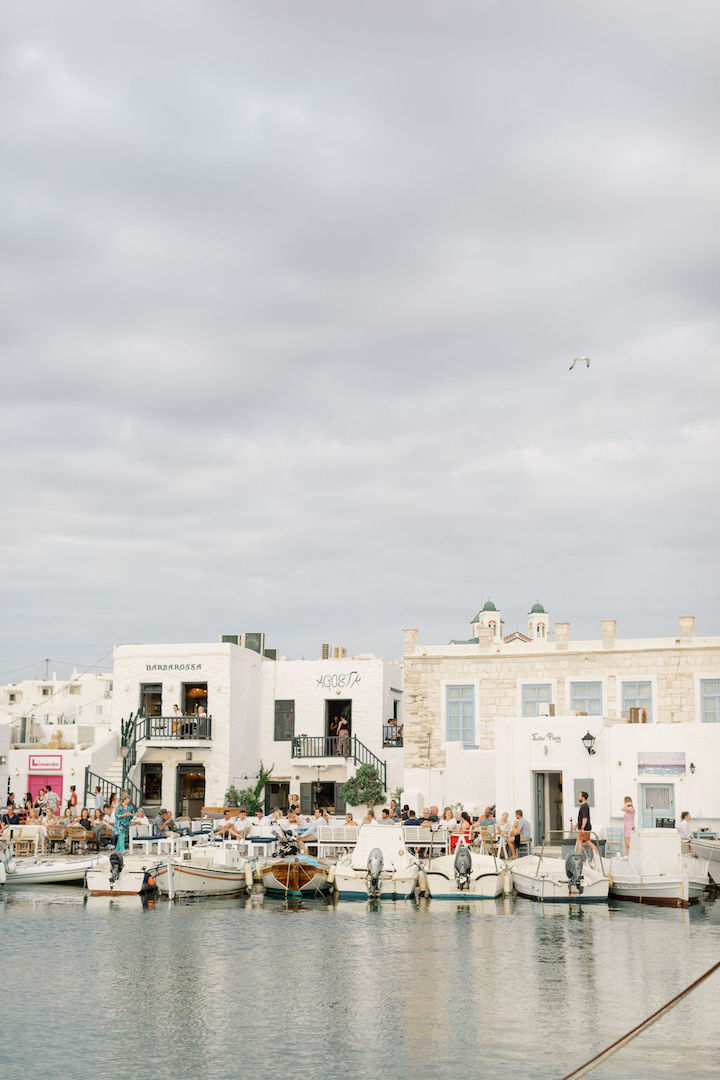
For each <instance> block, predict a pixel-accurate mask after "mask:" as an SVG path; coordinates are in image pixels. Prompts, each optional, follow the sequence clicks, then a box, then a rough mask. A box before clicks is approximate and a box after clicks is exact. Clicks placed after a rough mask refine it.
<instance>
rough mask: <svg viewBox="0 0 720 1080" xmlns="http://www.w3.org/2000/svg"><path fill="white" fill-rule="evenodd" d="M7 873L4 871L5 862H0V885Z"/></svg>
mask: <svg viewBox="0 0 720 1080" xmlns="http://www.w3.org/2000/svg"><path fill="white" fill-rule="evenodd" d="M6 877H7V873H6V872H5V863H2V862H0V885H4V884H5V878H6Z"/></svg>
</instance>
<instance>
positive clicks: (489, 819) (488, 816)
mask: <svg viewBox="0 0 720 1080" xmlns="http://www.w3.org/2000/svg"><path fill="white" fill-rule="evenodd" d="M478 825H479V826H480V827H481V828H483V829H489V828H490V827H491V826H493V827H494V826H495V825H497V821H496V820H495V815H494V814H493V810H492V806H486V807H485V809H484V811H483V812H482V814H481V815H480V818H479V819H478Z"/></svg>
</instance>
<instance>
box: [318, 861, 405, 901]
mask: <svg viewBox="0 0 720 1080" xmlns="http://www.w3.org/2000/svg"><path fill="white" fill-rule="evenodd" d="M412 869H413V870H414V873H400V872H397V871H395V872H385V873H383V874H382V876H381V878H380V882H379V891H378V893H377V894H376V895H373V896H372V897H371V896H370V894H369V892H368V886H367V881H366V878H367V871H364V870H358V871H350V872H349V873H343V872H342V870H341V868H340V867H339V866H338V868H337V870H336V872H335V887H336V889H337V895H338V899H339V900H369V899H372V900H411V899H412V898H413V896H414V895H415V886H416V885H417V877H418V875H417V867H413V868H412Z"/></svg>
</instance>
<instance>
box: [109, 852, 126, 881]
mask: <svg viewBox="0 0 720 1080" xmlns="http://www.w3.org/2000/svg"><path fill="white" fill-rule="evenodd" d="M123 865H124V863H123V857H122V855H121V854H120V852H119V851H113V852H111V854H110V884H111V885H114V884H115V882H116V881H117V879H118V878H119V877H120V874H121V873H122V868H123Z"/></svg>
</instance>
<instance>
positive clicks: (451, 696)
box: [447, 686, 475, 745]
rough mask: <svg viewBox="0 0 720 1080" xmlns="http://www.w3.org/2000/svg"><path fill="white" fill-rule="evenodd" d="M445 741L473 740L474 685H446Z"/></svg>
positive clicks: (467, 741) (472, 742) (470, 742)
mask: <svg viewBox="0 0 720 1080" xmlns="http://www.w3.org/2000/svg"><path fill="white" fill-rule="evenodd" d="M447 741H448V742H462V743H469V744H470V745H473V744H474V742H475V687H474V686H448V688H447Z"/></svg>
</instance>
